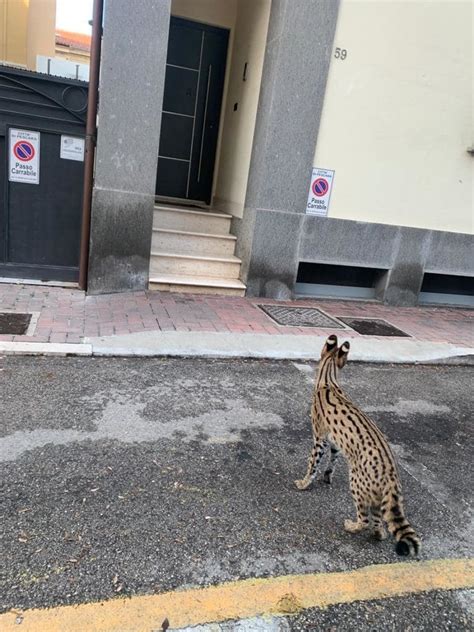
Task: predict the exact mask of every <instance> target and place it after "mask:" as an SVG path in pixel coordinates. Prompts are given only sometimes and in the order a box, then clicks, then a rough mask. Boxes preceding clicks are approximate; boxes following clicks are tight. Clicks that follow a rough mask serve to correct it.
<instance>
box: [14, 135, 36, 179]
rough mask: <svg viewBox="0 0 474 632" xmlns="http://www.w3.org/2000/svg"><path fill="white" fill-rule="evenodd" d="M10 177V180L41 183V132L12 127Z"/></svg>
mask: <svg viewBox="0 0 474 632" xmlns="http://www.w3.org/2000/svg"><path fill="white" fill-rule="evenodd" d="M9 131H10V134H9V151H8V156H9V160H8V179H9V180H10V182H23V183H26V184H39V181H40V174H39V170H40V133H39V132H29V131H27V130H24V129H10V130H9Z"/></svg>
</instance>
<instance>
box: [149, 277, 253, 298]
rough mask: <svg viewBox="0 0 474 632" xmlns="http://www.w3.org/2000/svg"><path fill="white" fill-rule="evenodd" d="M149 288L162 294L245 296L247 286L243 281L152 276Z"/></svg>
mask: <svg viewBox="0 0 474 632" xmlns="http://www.w3.org/2000/svg"><path fill="white" fill-rule="evenodd" d="M149 288H150V290H159V291H161V292H185V293H187V294H220V295H225V296H245V285H244V284H243V283H242V281H239V280H237V279H218V278H215V277H205V276H186V275H179V274H156V275H150V282H149Z"/></svg>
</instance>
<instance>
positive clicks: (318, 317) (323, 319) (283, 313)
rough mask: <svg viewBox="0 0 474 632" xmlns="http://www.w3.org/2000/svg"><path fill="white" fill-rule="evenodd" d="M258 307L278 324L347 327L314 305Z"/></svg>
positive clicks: (323, 327) (333, 327)
mask: <svg viewBox="0 0 474 632" xmlns="http://www.w3.org/2000/svg"><path fill="white" fill-rule="evenodd" d="M257 307H259V308H260V309H261V310H262V311H263V312H265V314H267V316H270V318H271V319H272V320H274V321H275V322H276V323H277V324H278V325H284V326H286V327H320V328H322V329H325V328H328V327H329V328H331V329H345V327H344V325H342V324H341V323H340V322H338V321H337V320H335V319H334V318H330V317H329V316H327V314H325V313H324V312H322V311H321V310H319V309H316V308H314V307H283V306H281V305H257Z"/></svg>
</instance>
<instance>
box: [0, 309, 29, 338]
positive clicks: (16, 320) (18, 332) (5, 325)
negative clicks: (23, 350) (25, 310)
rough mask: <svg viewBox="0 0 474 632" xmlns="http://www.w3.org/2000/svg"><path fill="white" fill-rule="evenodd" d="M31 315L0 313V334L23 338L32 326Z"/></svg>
mask: <svg viewBox="0 0 474 632" xmlns="http://www.w3.org/2000/svg"><path fill="white" fill-rule="evenodd" d="M30 321H31V314H15V313H13V312H0V334H10V335H14V336H23V335H25V334H26V333H27V331H28V327H29V326H30Z"/></svg>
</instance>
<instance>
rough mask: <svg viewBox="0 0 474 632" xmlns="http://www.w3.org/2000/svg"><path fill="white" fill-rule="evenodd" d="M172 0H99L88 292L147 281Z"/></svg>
mask: <svg viewBox="0 0 474 632" xmlns="http://www.w3.org/2000/svg"><path fill="white" fill-rule="evenodd" d="M170 2H171V0H140V2H133V3H130V0H112V1H109V2H106V3H105V16H104V34H103V43H102V61H101V74H100V87H99V92H100V98H99V130H98V142H97V150H96V164H95V182H94V190H93V197H92V217H91V240H90V258H89V284H88V291H89V292H90V293H104V292H118V291H124V290H127V289H129V290H137V289H144V288H146V287H147V286H148V267H149V259H150V244H151V234H152V222H153V204H154V194H155V181H156V167H157V161H158V145H159V135H160V121H161V108H162V101H163V87H164V77H165V67H166V66H165V64H166V54H167V48H168V32H169V20H170ZM131 4H133V9H132V7H131Z"/></svg>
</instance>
